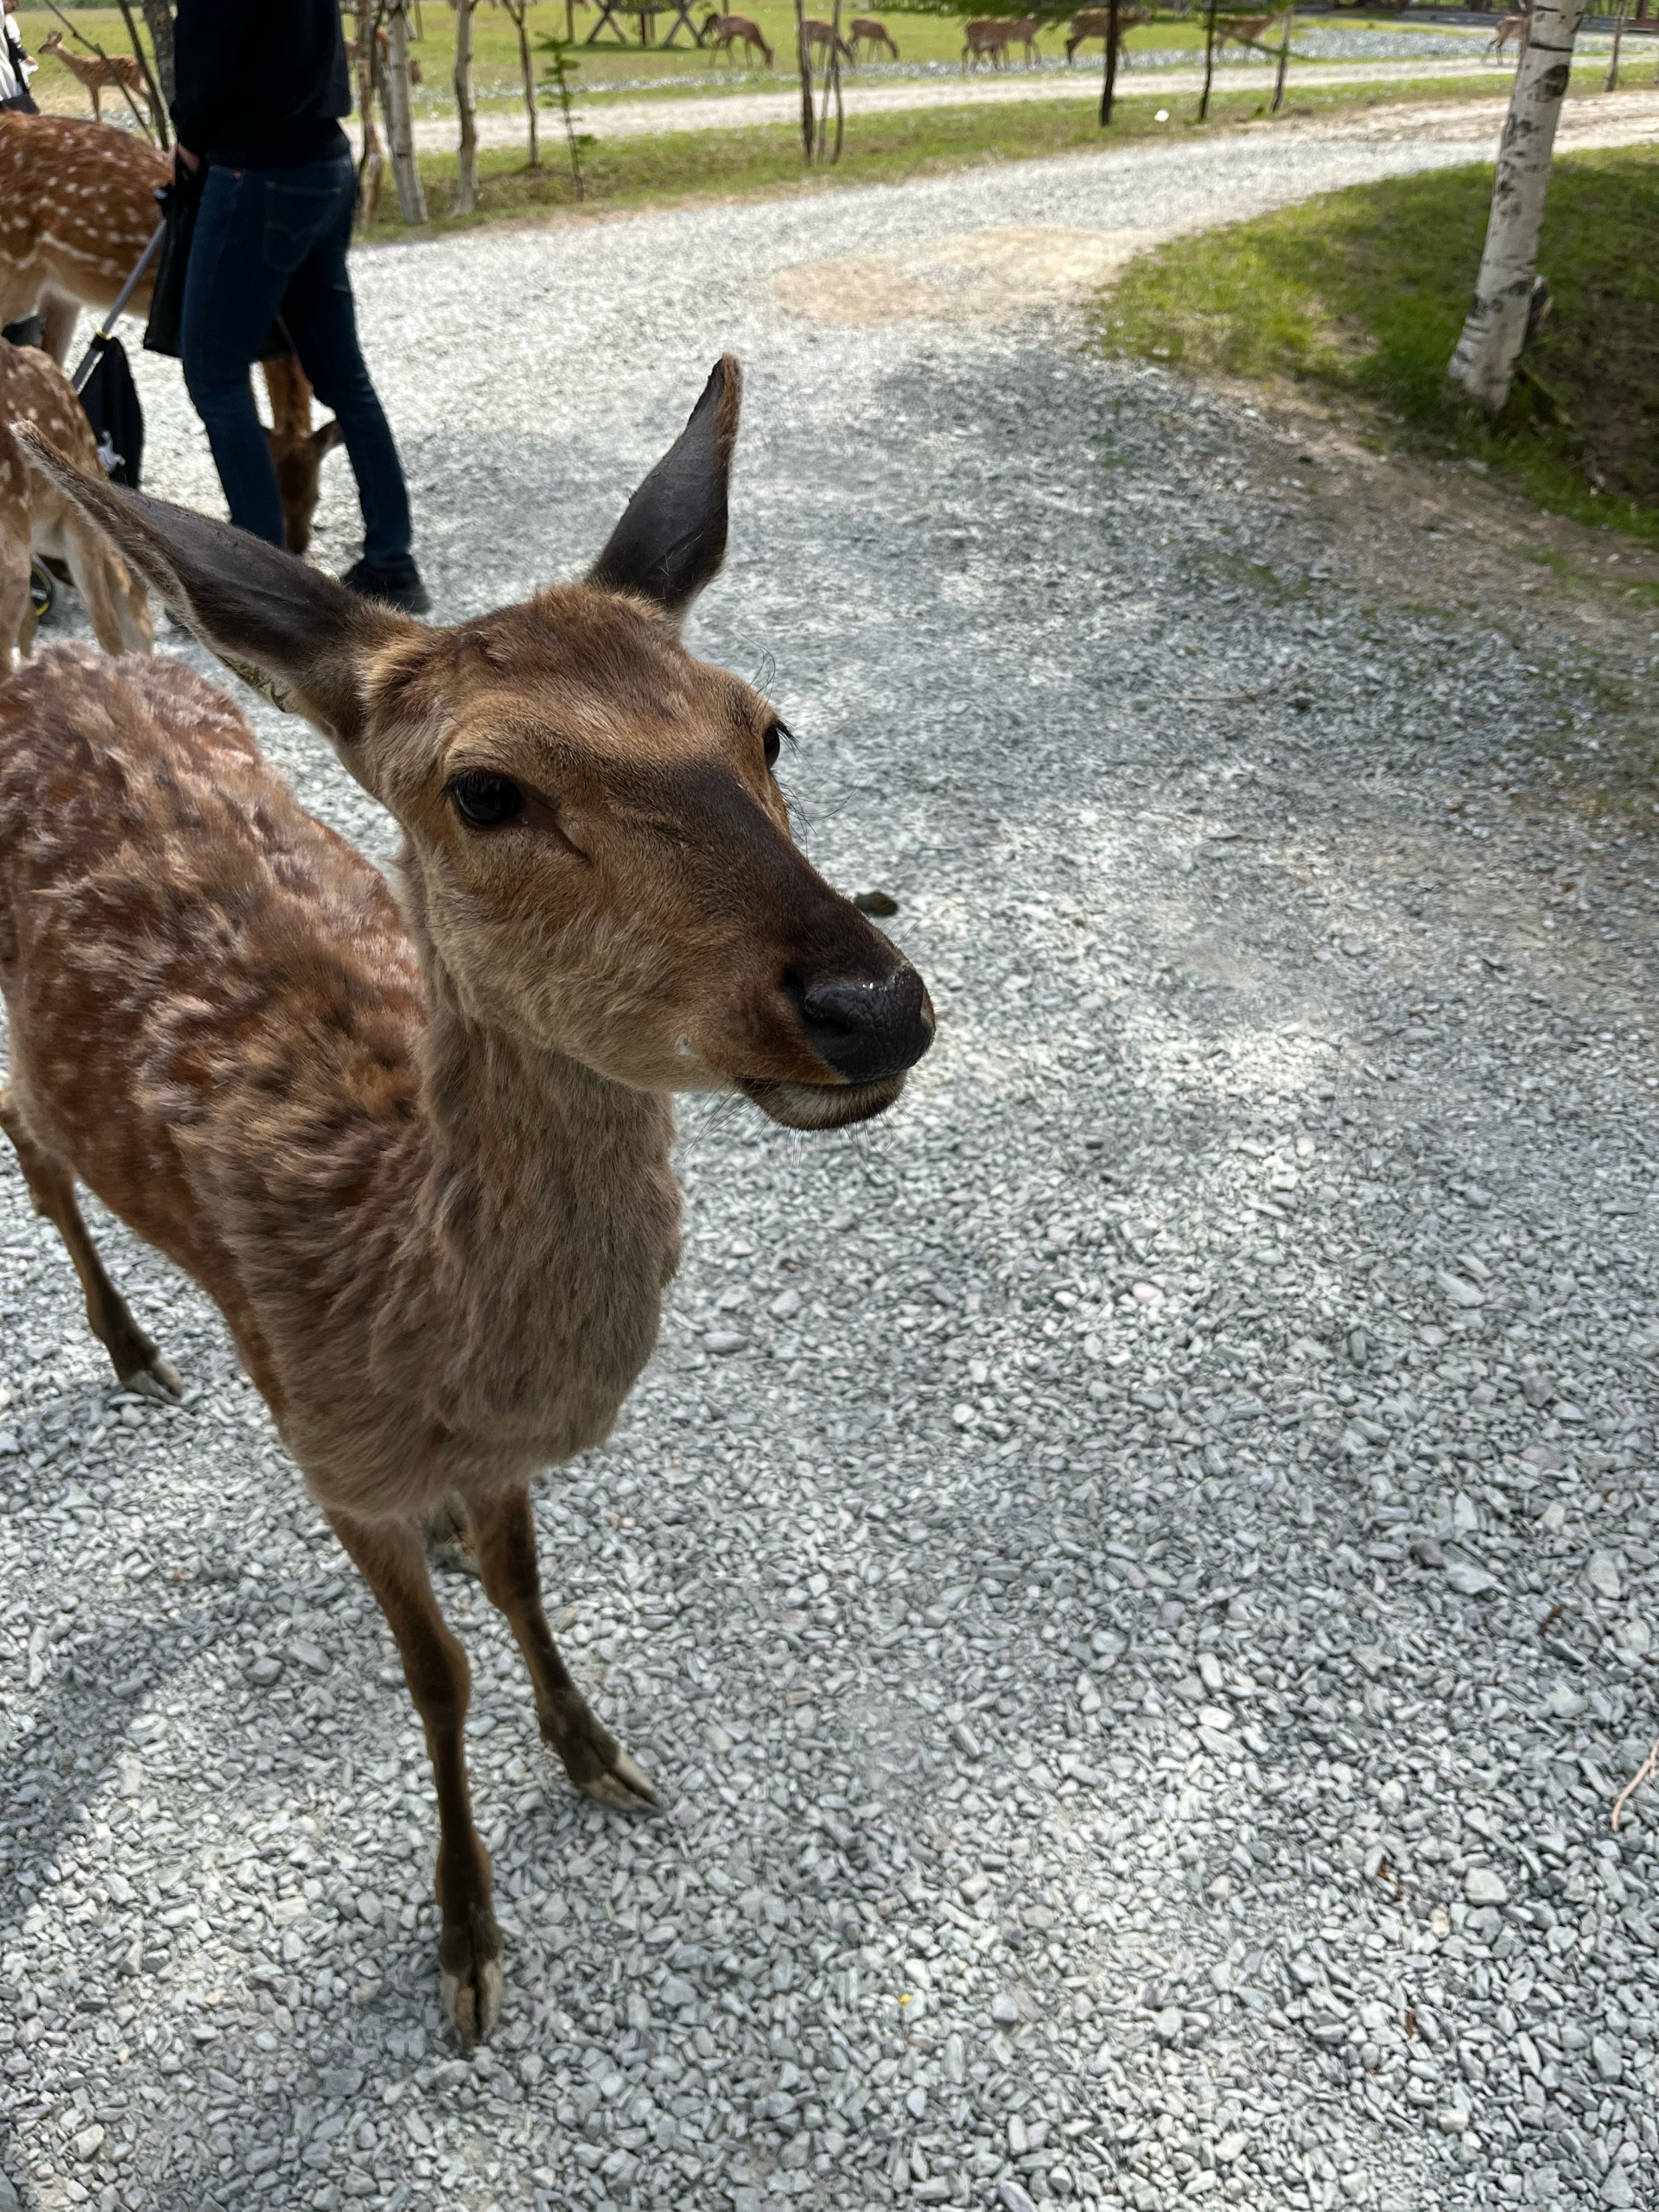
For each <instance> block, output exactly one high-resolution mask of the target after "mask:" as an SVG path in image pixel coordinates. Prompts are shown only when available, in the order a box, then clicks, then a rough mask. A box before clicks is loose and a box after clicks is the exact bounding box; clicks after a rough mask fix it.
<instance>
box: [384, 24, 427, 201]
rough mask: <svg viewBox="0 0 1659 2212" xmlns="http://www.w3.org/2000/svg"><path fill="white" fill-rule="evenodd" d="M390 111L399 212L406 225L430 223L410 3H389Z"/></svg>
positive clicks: (387, 105) (387, 61) (388, 73)
mask: <svg viewBox="0 0 1659 2212" xmlns="http://www.w3.org/2000/svg"><path fill="white" fill-rule="evenodd" d="M386 40H387V45H388V48H389V49H390V50H389V52H388V53H387V55H386V108H387V119H388V124H389V127H390V129H391V174H392V180H393V181H394V182H395V183H396V185H397V212H398V213H399V214H400V215H401V216H402V217H403V219H404V221H405V222H406V223H423V222H424V221H425V220H426V192H425V189H424V188H423V185H422V183H421V172H420V168H419V165H418V163H417V162H416V159H415V118H414V116H413V114H412V113H411V111H410V109H411V103H410V90H409V0H387V5H386Z"/></svg>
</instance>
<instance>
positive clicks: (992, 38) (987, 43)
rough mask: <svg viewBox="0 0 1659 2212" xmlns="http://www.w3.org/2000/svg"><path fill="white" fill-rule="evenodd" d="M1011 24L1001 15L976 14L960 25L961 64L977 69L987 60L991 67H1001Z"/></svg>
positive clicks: (1011, 33)
mask: <svg viewBox="0 0 1659 2212" xmlns="http://www.w3.org/2000/svg"><path fill="white" fill-rule="evenodd" d="M1012 35H1013V30H1012V26H1011V25H1010V24H1009V22H1008V21H1007V17H1006V16H975V17H973V19H972V20H971V22H966V23H964V24H963V27H962V66H963V68H964V69H966V68H968V67H969V66H970V65H971V67H974V68H976V69H977V68H978V67H979V65H980V63H981V62H982V61H984V60H989V62H990V65H991V67H992V68H993V69H1001V67H1002V66H1003V65H1004V63H1005V62H1006V61H1007V58H1008V41H1009V40H1010V38H1011V37H1012Z"/></svg>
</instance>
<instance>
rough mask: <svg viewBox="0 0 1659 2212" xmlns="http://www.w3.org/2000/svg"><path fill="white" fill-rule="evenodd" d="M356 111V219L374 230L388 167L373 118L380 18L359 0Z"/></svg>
mask: <svg viewBox="0 0 1659 2212" xmlns="http://www.w3.org/2000/svg"><path fill="white" fill-rule="evenodd" d="M355 12H356V17H357V111H358V113H359V115H360V116H361V117H362V118H363V151H362V153H361V154H360V155H359V157H358V163H357V219H358V221H359V224H360V225H361V226H362V227H363V228H364V229H365V231H366V230H371V229H372V228H373V226H374V219H375V217H376V216H377V215H378V213H379V212H380V179H381V175H382V174H383V173H384V171H385V166H386V157H385V151H384V149H383V148H382V147H381V144H380V131H379V127H378V124H376V122H375V119H374V103H375V95H376V92H377V90H378V79H379V75H380V73H379V71H378V69H377V68H376V67H375V33H376V31H377V30H378V29H379V27H380V15H379V10H378V9H377V8H372V7H371V6H370V5H369V0H357V8H356V11H355Z"/></svg>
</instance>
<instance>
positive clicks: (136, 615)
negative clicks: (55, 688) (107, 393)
mask: <svg viewBox="0 0 1659 2212" xmlns="http://www.w3.org/2000/svg"><path fill="white" fill-rule="evenodd" d="M13 423H33V424H34V425H35V428H36V429H38V430H40V431H41V434H42V435H44V436H45V437H47V438H49V439H50V440H51V442H52V443H53V444H54V446H55V447H56V448H58V450H59V451H60V453H63V454H67V456H68V458H69V459H70V460H71V461H73V463H74V465H75V467H77V468H79V469H80V470H82V471H83V472H84V473H85V474H86V475H88V476H93V477H96V476H99V475H100V474H101V473H102V472H101V469H100V467H99V458H98V448H97V447H96V445H95V444H94V443H93V442H92V429H91V426H90V425H89V424H88V423H87V420H86V416H85V415H84V414H83V413H82V411H81V405H80V402H79V400H78V399H77V398H76V397H75V392H74V387H73V385H72V384H71V383H70V381H69V379H68V378H67V376H65V374H64V373H63V371H62V370H61V369H60V367H59V366H58V365H57V363H56V362H55V361H54V360H53V359H51V358H50V356H49V355H48V354H45V353H41V352H39V351H38V350H37V349H36V348H35V346H13V345H10V344H9V343H8V342H7V341H6V340H4V339H3V338H0V679H3V678H4V677H6V676H8V675H10V672H11V667H12V661H13V656H14V654H15V655H16V658H19V659H27V658H28V657H29V652H30V651H31V649H32V646H33V643H34V637H35V602H34V601H33V599H32V598H31V597H30V594H29V556H30V555H31V553H33V554H36V555H40V556H44V557H45V558H47V559H49V560H58V561H62V562H64V563H67V567H68V569H69V573H70V575H72V576H73V579H74V582H75V588H76V590H77V591H79V594H80V595H81V598H82V600H83V601H85V602H86V612H87V614H88V616H89V618H90V619H91V621H92V633H93V635H94V636H95V637H96V638H97V639H98V642H99V645H102V646H103V648H104V650H105V652H109V653H118V652H141V653H147V652H149V648H150V642H151V639H152V636H153V634H154V633H153V632H152V631H151V628H150V621H149V601H148V600H147V599H146V597H145V595H144V588H143V585H142V584H140V583H137V582H135V581H134V580H133V578H132V576H131V575H130V573H129V572H128V569H127V568H126V565H125V563H124V562H123V561H122V560H121V558H120V556H119V555H118V554H116V553H114V552H112V551H111V549H110V547H109V546H108V545H107V544H106V543H105V541H104V540H103V538H101V537H99V533H98V532H97V531H95V530H94V529H93V528H92V525H91V524H89V523H88V522H87V521H86V518H85V517H84V516H83V515H82V514H81V512H80V511H79V508H78V507H76V505H74V503H73V501H72V500H70V499H66V498H65V497H64V495H63V493H61V492H60V490H59V489H58V487H57V486H56V485H55V484H54V483H53V482H52V481H51V480H50V478H48V477H46V476H42V475H41V474H40V472H39V471H38V470H37V469H35V467H31V465H30V464H29V461H27V459H26V458H25V456H24V454H23V449H22V446H21V445H20V444H19V443H18V442H17V439H16V435H15V434H14V432H13V430H12V429H11V427H10V426H11V425H12V424H13Z"/></svg>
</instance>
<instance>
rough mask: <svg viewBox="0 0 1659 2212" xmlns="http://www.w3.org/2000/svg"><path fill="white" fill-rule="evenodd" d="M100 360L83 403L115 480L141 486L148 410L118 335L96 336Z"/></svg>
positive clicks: (131, 487) (131, 486)
mask: <svg viewBox="0 0 1659 2212" xmlns="http://www.w3.org/2000/svg"><path fill="white" fill-rule="evenodd" d="M92 345H93V346H94V348H95V349H96V351H97V353H98V361H97V365H96V366H95V367H94V368H93V370H92V375H91V377H90V378H88V379H87V382H86V385H84V386H83V387H82V390H81V395H80V404H81V405H82V407H83V408H84V409H85V410H86V420H87V421H88V422H89V423H91V424H92V436H93V438H94V439H95V440H96V441H97V444H98V457H99V460H100V461H102V462H103V464H104V473H105V475H106V476H107V477H108V478H109V480H110V481H111V484H124V485H125V486H127V488H128V490H129V491H132V492H136V491H137V489H138V479H139V477H140V475H141V474H143V466H144V410H143V408H142V407H141V406H140V405H139V404H138V391H137V385H135V384H134V383H133V381H132V371H131V369H130V367H129V366H128V364H127V356H126V353H125V350H124V347H123V346H122V344H121V340H119V339H118V338H105V337H102V336H99V337H95V338H94V339H93V340H92Z"/></svg>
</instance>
